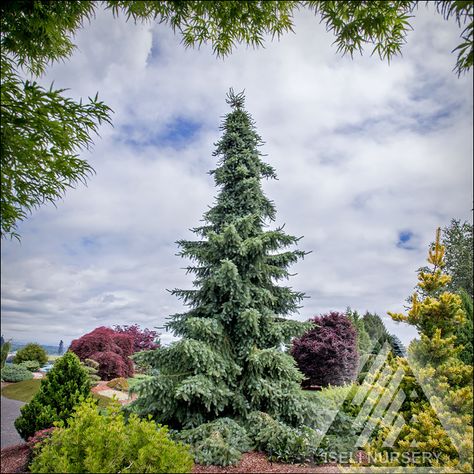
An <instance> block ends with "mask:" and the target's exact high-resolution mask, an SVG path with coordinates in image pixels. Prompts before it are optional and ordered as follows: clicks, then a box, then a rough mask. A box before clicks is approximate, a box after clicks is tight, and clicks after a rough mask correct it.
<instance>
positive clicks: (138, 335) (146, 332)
mask: <svg viewBox="0 0 474 474" xmlns="http://www.w3.org/2000/svg"><path fill="white" fill-rule="evenodd" d="M114 331H115V332H118V333H121V334H126V335H128V336H131V337H132V339H133V352H140V351H149V350H153V349H157V348H158V347H159V346H160V344H159V341H158V337H159V334H158V333H157V332H156V331H152V330H151V329H148V328H145V329H141V328H140V326H139V325H138V324H132V325H131V326H128V325H125V326H119V325H116V326H114Z"/></svg>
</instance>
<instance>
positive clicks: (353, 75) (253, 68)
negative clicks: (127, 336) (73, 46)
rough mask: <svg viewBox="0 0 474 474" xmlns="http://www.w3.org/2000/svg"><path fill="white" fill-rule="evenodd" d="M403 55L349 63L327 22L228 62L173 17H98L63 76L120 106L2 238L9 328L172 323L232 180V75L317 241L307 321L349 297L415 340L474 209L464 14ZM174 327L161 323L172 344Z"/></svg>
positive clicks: (422, 24) (428, 23)
mask: <svg viewBox="0 0 474 474" xmlns="http://www.w3.org/2000/svg"><path fill="white" fill-rule="evenodd" d="M413 24H414V31H413V32H411V33H410V34H409V36H408V44H407V45H406V47H405V48H404V50H403V57H401V58H396V59H395V60H394V61H393V62H392V63H391V64H390V65H388V64H386V63H383V62H381V61H380V60H379V59H378V58H376V57H375V56H374V57H370V54H369V52H367V54H366V55H364V57H354V59H353V60H351V59H350V58H345V57H344V58H342V57H340V56H338V55H337V53H336V50H335V47H334V46H332V45H331V43H332V41H333V39H334V38H333V37H332V35H331V34H330V33H327V32H326V31H325V29H324V27H323V26H322V25H320V24H319V21H318V19H317V18H315V17H314V16H313V15H312V14H310V13H307V12H306V13H304V12H300V13H299V14H298V15H296V17H295V28H294V30H295V32H296V33H295V34H290V35H286V36H284V37H283V38H282V39H281V40H280V41H279V42H277V41H275V42H273V43H271V42H268V43H266V47H265V48H264V49H259V50H253V49H251V48H246V47H245V46H242V47H239V48H238V49H237V50H236V51H235V52H234V53H233V54H232V55H231V56H229V57H228V58H226V59H225V60H222V59H216V58H215V57H214V56H212V54H211V49H210V48H209V47H202V48H201V49H200V50H186V49H185V48H184V47H183V46H182V45H181V44H180V38H179V37H177V36H175V35H173V33H172V32H171V30H170V29H169V28H168V27H166V26H165V25H155V24H147V25H135V24H133V22H129V23H126V22H125V20H124V19H123V18H119V19H113V17H112V15H111V14H110V13H108V12H102V11H100V12H98V14H97V17H96V19H95V20H93V21H92V23H91V24H90V25H88V26H86V27H85V28H84V29H82V30H81V31H80V32H79V33H78V35H77V37H76V43H77V46H78V49H77V51H76V53H75V54H74V55H73V57H72V58H71V59H70V60H69V61H67V62H65V63H61V64H57V65H55V66H53V67H51V68H50V69H49V70H48V73H47V75H46V76H45V77H43V78H42V79H41V82H42V83H44V85H47V86H49V84H50V83H51V81H53V80H54V82H55V86H57V87H64V88H69V89H70V90H69V92H68V94H69V95H70V96H71V97H74V98H79V97H84V98H86V97H87V96H93V95H95V93H96V92H97V91H98V92H99V97H100V98H102V99H103V100H104V101H105V102H106V103H107V104H108V105H110V106H111V107H112V108H113V109H114V111H115V113H114V116H113V121H114V127H113V128H112V127H110V126H107V125H105V126H103V127H102V128H101V130H100V134H101V137H100V138H97V139H96V141H95V143H96V144H95V147H94V149H93V150H92V151H91V152H84V154H83V156H84V157H85V158H87V159H88V160H89V162H90V163H91V164H92V166H93V167H94V169H95V171H96V174H95V175H94V176H92V177H91V179H90V180H89V182H88V186H87V187H85V186H82V185H80V186H78V187H77V189H75V190H70V191H68V192H67V194H66V196H65V198H64V199H63V200H62V201H60V202H58V203H57V207H54V206H52V205H48V206H44V207H42V208H41V209H40V210H38V211H36V212H35V213H34V214H33V215H32V216H31V217H29V218H28V219H27V221H25V222H24V223H23V224H21V225H20V226H19V232H20V234H21V235H22V240H21V244H20V243H18V242H17V241H15V240H13V241H4V242H3V243H2V334H4V336H5V337H6V338H13V339H14V340H15V341H23V342H28V341H37V342H41V343H47V344H57V343H58V342H59V340H60V339H63V340H64V341H65V343H69V342H70V341H71V340H72V339H74V338H76V337H79V336H81V335H82V334H84V333H86V332H88V331H91V330H92V329H94V328H96V327H98V326H102V325H113V324H133V323H138V324H140V325H141V326H142V327H149V328H152V327H155V326H158V327H161V326H163V324H164V323H165V322H166V318H167V316H168V315H170V314H173V313H175V312H178V311H182V310H183V306H182V304H181V303H180V301H179V300H176V299H175V298H174V297H172V296H171V295H170V294H169V293H168V292H167V291H166V289H172V288H189V287H190V285H191V280H190V277H188V276H186V275H185V272H184V271H183V269H182V268H183V267H184V266H185V265H186V263H187V262H186V261H183V260H182V259H180V258H179V257H177V256H176V255H175V254H176V252H177V250H178V248H177V246H176V244H175V241H176V240H178V239H180V238H193V234H192V233H191V232H190V231H189V230H188V229H189V228H191V227H194V226H197V225H199V221H200V219H201V217H202V214H203V212H204V211H206V209H207V208H208V206H209V205H211V204H212V202H213V197H214V196H215V195H216V193H217V190H216V188H214V184H213V180H212V178H211V177H210V176H209V175H208V174H207V172H208V170H209V169H211V168H213V167H214V166H215V158H214V157H213V156H212V152H213V150H214V145H213V144H214V143H215V142H216V141H217V139H218V138H219V135H220V132H219V124H220V122H221V120H222V117H223V116H224V115H225V114H226V113H228V112H229V109H228V106H227V104H226V103H225V94H226V92H227V91H228V89H229V87H233V88H234V90H236V91H240V90H242V89H245V91H246V107H247V110H248V111H249V112H250V113H251V114H252V115H253V118H254V119H255V121H256V124H257V129H258V132H259V133H260V135H261V136H262V138H263V139H264V140H265V142H266V144H265V145H264V147H263V149H262V152H263V153H266V154H267V155H268V156H267V157H266V160H267V161H268V162H269V163H270V164H272V165H273V166H274V167H275V168H276V170H277V173H278V176H279V180H278V181H274V182H268V183H266V184H265V190H266V192H267V195H268V196H269V197H270V198H271V199H273V200H274V201H275V204H276V206H277V210H278V217H277V222H276V224H275V225H280V224H283V223H286V227H285V229H286V230H287V231H288V232H289V233H291V234H293V235H303V236H304V239H302V240H301V241H300V247H301V248H303V249H305V250H311V251H312V253H311V254H310V255H308V256H307V257H306V259H305V260H304V261H301V262H300V263H298V264H297V265H296V266H295V267H294V268H293V269H292V270H294V271H295V272H297V273H298V275H297V276H295V277H294V278H293V279H292V281H291V285H292V286H293V287H294V288H295V289H297V290H300V291H305V292H306V294H307V296H308V297H309V298H308V299H306V300H305V302H304V307H303V308H302V309H301V310H300V313H299V314H296V315H294V317H296V318H298V319H301V320H305V319H308V318H309V317H311V316H313V315H316V314H319V313H324V312H327V311H329V310H339V311H343V310H344V309H345V308H346V307H347V306H351V307H352V308H353V309H357V310H359V311H360V312H365V311H366V310H368V311H371V312H377V313H378V314H379V315H381V316H382V317H383V318H384V320H385V322H386V325H387V327H388V328H389V330H390V331H392V332H394V333H396V334H397V335H398V336H399V337H400V338H401V339H402V341H403V342H405V343H407V342H408V341H409V340H410V339H411V338H412V337H414V335H415V333H414V331H413V330H412V329H411V328H410V327H408V326H405V325H402V324H395V323H393V322H391V321H390V320H389V318H388V317H386V312H387V311H399V310H403V307H404V304H405V299H406V297H407V296H408V295H409V294H410V293H411V291H412V288H413V286H414V285H415V283H416V273H415V271H416V269H417V268H418V267H419V266H421V265H423V264H424V263H425V258H426V253H427V246H428V245H429V243H430V242H431V241H432V240H433V238H434V233H435V229H436V227H438V226H442V227H443V226H446V225H448V224H449V222H450V220H451V219H452V218H458V219H461V220H470V219H471V209H472V202H473V199H472V90H471V86H472V73H470V74H468V75H465V76H464V77H462V78H458V77H457V76H456V74H455V73H454V72H452V69H453V66H454V63H455V56H454V55H453V54H452V53H451V50H452V49H453V48H455V47H456V45H457V44H458V37H459V29H458V28H457V26H456V24H455V23H454V22H453V21H451V22H446V21H444V20H443V19H442V18H441V16H440V15H438V14H437V13H436V12H435V11H434V8H430V9H426V8H425V7H422V8H421V9H420V11H419V12H418V14H417V19H416V21H414V22H413ZM171 339H172V336H171V335H170V334H167V333H163V335H162V340H163V341H164V342H169V341H170V340H171Z"/></svg>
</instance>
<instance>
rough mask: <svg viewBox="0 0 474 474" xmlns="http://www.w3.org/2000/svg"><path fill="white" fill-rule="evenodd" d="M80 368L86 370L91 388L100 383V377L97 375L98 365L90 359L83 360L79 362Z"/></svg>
mask: <svg viewBox="0 0 474 474" xmlns="http://www.w3.org/2000/svg"><path fill="white" fill-rule="evenodd" d="M81 365H82V367H84V369H85V370H86V372H87V373H88V375H89V381H90V383H91V387H94V386H95V385H97V384H98V382H99V381H100V377H99V376H98V375H97V373H98V372H99V363H98V362H96V361H95V360H92V359H85V360H83V361H81Z"/></svg>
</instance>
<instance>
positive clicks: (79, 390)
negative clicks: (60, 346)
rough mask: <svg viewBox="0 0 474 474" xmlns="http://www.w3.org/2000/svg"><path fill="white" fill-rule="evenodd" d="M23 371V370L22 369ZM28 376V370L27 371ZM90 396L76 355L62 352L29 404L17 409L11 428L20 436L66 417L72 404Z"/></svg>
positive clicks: (71, 409) (86, 375)
mask: <svg viewBox="0 0 474 474" xmlns="http://www.w3.org/2000/svg"><path fill="white" fill-rule="evenodd" d="M24 370H26V369H24ZM28 373H29V374H30V376H31V372H28ZM89 395H90V383H89V376H88V374H87V372H86V370H85V369H84V368H83V367H82V366H81V363H80V361H79V359H78V358H77V356H76V355H74V354H73V353H72V352H66V354H64V355H63V356H62V357H61V358H60V359H58V361H57V362H56V363H55V364H54V367H53V368H52V369H51V370H50V371H49V373H48V376H47V377H46V378H44V379H42V380H41V385H40V389H39V390H38V392H37V393H36V394H35V396H34V397H33V400H31V402H30V403H28V404H27V405H25V406H23V407H22V408H21V414H20V416H19V417H18V418H17V419H16V420H15V428H16V429H17V431H18V433H19V434H20V436H21V437H22V438H23V439H28V438H29V437H30V436H32V435H33V434H34V433H36V432H37V431H39V430H43V429H45V428H50V427H51V426H53V423H54V422H56V421H61V420H64V421H65V420H67V418H68V417H69V416H70V415H71V413H72V412H73V410H74V407H75V406H76V405H77V404H78V403H79V401H80V400H81V399H83V398H86V397H88V396H89Z"/></svg>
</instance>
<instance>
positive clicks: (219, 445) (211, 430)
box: [173, 418, 252, 466]
mask: <svg viewBox="0 0 474 474" xmlns="http://www.w3.org/2000/svg"><path fill="white" fill-rule="evenodd" d="M173 437H174V439H177V440H180V441H184V442H186V443H187V444H190V445H191V452H192V454H193V456H194V460H195V461H196V462H197V463H199V464H203V465H211V464H213V465H217V466H229V465H231V464H236V463H238V462H239V461H240V458H241V457H242V453H243V452H246V451H250V449H251V448H252V444H251V441H250V439H249V437H248V436H247V432H246V430H245V428H243V427H242V426H240V425H239V424H238V423H237V422H236V421H234V420H231V419H230V418H219V419H217V420H215V421H212V422H210V423H204V424H202V425H200V426H198V427H197V428H193V429H189V430H183V431H180V432H176V433H175V434H174V436H173Z"/></svg>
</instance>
